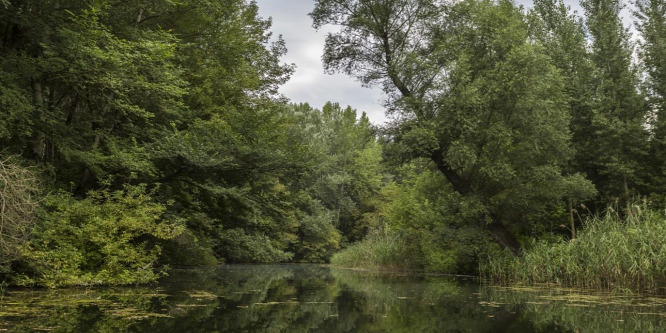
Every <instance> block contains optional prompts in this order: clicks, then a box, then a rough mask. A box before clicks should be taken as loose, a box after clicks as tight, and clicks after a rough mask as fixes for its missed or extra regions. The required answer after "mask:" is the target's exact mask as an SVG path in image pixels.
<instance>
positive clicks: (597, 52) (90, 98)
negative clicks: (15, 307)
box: [0, 0, 666, 286]
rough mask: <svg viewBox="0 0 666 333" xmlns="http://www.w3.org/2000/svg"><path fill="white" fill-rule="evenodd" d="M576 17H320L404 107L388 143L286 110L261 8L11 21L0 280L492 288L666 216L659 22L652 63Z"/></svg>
mask: <svg viewBox="0 0 666 333" xmlns="http://www.w3.org/2000/svg"><path fill="white" fill-rule="evenodd" d="M581 5H582V6H583V8H584V9H585V17H579V16H578V15H577V14H575V13H572V12H571V11H570V10H569V9H568V8H567V7H566V6H565V5H564V4H563V2H562V1H555V0H537V1H535V3H534V7H533V8H531V9H529V10H526V9H523V8H521V7H517V6H516V5H515V4H514V3H513V2H511V1H509V0H500V1H490V0H465V1H456V2H451V3H449V2H433V1H424V0H382V1H378V0H316V1H315V8H314V10H313V12H312V13H311V14H310V15H311V17H312V19H313V23H314V26H315V27H316V28H319V27H322V26H324V25H327V24H337V25H340V26H341V29H340V30H339V31H337V32H334V33H332V34H329V36H328V38H327V41H326V45H325V49H324V57H323V61H324V66H325V68H326V70H327V71H329V72H337V71H339V72H344V73H347V74H349V75H351V76H354V77H356V78H358V79H359V80H360V81H361V82H362V83H363V84H366V85H379V86H381V87H382V88H383V89H384V91H385V92H386V96H387V99H386V103H385V104H386V106H387V110H388V111H387V112H388V114H389V115H390V116H392V119H393V120H392V121H391V122H389V123H388V124H386V125H385V126H383V127H381V128H377V127H375V126H373V125H372V124H370V121H369V119H368V118H367V116H366V115H365V114H363V113H360V114H359V113H358V112H357V111H356V110H354V109H353V108H352V107H343V106H340V105H338V104H335V103H328V104H326V105H324V106H323V107H322V108H321V110H318V109H315V108H313V107H311V106H310V105H308V104H299V105H295V104H289V102H288V101H287V100H286V98H285V97H283V96H281V95H279V94H278V93H277V89H278V88H279V86H280V85H281V84H283V83H284V82H286V80H288V79H289V76H290V74H291V73H292V71H293V70H294V67H293V65H290V64H283V63H281V62H280V57H281V56H282V55H284V54H285V52H287V49H286V45H285V43H284V41H283V40H282V39H281V38H279V37H278V38H273V37H272V36H271V33H270V25H271V22H270V20H266V19H263V18H261V17H259V16H258V14H257V13H258V9H257V5H256V3H254V2H248V1H244V0H224V1H211V0H196V1H195V0H183V1H178V2H174V1H169V0H159V1H152V2H127V1H119V0H101V1H95V2H89V1H82V0H28V1H0V31H2V35H1V36H2V37H1V38H0V145H1V146H2V147H3V150H2V151H1V152H0V155H2V156H0V157H1V161H2V162H0V199H2V203H3V205H2V210H1V211H0V213H1V216H0V218H1V219H0V223H2V224H0V249H2V253H0V279H2V281H11V282H13V283H22V284H39V285H51V286H54V285H68V284H86V285H90V284H107V283H111V284H131V283H141V282H147V281H151V280H154V279H155V278H157V277H158V276H159V275H160V274H161V272H164V271H165V270H166V268H167V266H166V265H214V264H218V263H225V262H226V263H236V262H287V261H295V262H328V261H329V260H331V257H332V256H333V255H334V253H336V252H338V251H339V250H341V249H346V250H345V251H344V252H341V253H338V254H337V255H336V256H335V257H333V261H334V262H335V263H337V264H340V265H354V266H364V267H380V268H387V267H390V268H394V269H411V270H413V269H417V270H426V271H430V272H452V273H476V272H477V270H478V262H479V260H480V258H481V259H484V258H487V257H488V256H489V255H498V253H500V252H499V251H500V250H499V249H506V250H508V251H509V252H511V253H512V254H511V255H520V254H521V253H523V251H525V247H528V248H529V247H530V246H533V245H530V244H535V243H534V242H533V241H531V240H530V239H533V240H539V239H541V240H552V239H569V238H575V237H576V228H577V227H578V228H580V227H581V222H580V220H579V219H577V218H576V214H575V213H576V211H575V209H574V207H578V205H579V204H580V203H586V204H587V205H588V207H594V209H592V210H593V213H596V212H601V211H603V209H604V207H606V205H607V204H610V203H616V206H619V207H620V208H618V211H619V214H620V216H621V217H624V216H625V215H626V216H628V217H629V218H635V216H634V215H633V214H634V213H632V212H633V210H632V209H631V204H630V203H631V200H632V198H634V197H637V196H640V195H645V196H649V198H650V199H651V200H652V201H653V202H652V205H653V206H654V207H663V206H664V205H665V202H666V201H664V198H665V197H666V196H665V195H664V186H665V185H664V184H666V176H665V174H664V171H663V165H664V161H665V160H666V158H665V157H664V156H666V155H665V154H666V153H665V149H666V148H665V147H666V144H665V143H664V142H666V139H664V135H665V134H666V130H665V128H666V127H665V126H666V125H664V124H665V123H666V122H665V121H664V118H665V117H664V115H663V112H664V111H663V110H664V109H666V107H665V106H664V94H665V93H666V89H664V87H663V86H664V82H666V78H664V75H665V73H666V71H665V70H664V68H663V67H664V62H663V59H666V53H665V52H666V48H664V43H665V42H664V38H666V37H665V36H666V35H664V31H666V26H665V24H666V19H665V18H664V12H665V11H664V6H663V3H661V2H660V1H656V0H655V1H651V0H640V1H638V2H637V3H636V11H635V17H636V19H637V20H638V22H637V27H638V32H640V34H641V36H642V39H641V42H640V43H639V44H638V48H636V49H634V45H632V44H631V42H630V36H629V34H628V32H627V30H626V29H625V27H623V25H622V21H621V19H620V11H621V10H622V6H621V3H620V2H619V0H585V1H583V2H582V4H581ZM634 54H636V55H637V57H634V56H633V55H634ZM663 221H664V220H663V219H661V220H660V219H658V218H657V219H656V220H655V222H654V223H657V224H658V223H662V224H663ZM620 224H621V223H620ZM564 225H567V227H564V228H563V226H564ZM588 228H589V227H588ZM584 235H585V237H595V235H594V232H593V231H590V230H586V231H585V232H584ZM567 241H568V240H567ZM544 242H545V241H544ZM536 244H546V243H539V242H537V243H536ZM547 244H550V243H547ZM539 246H542V245H539ZM528 250H529V249H528ZM498 256H500V257H501V256H502V255H498ZM484 260H485V259H484Z"/></svg>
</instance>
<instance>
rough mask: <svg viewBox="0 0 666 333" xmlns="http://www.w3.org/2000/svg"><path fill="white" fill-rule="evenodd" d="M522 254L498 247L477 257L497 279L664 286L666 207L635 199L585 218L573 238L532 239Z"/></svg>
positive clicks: (487, 273) (634, 287)
mask: <svg viewBox="0 0 666 333" xmlns="http://www.w3.org/2000/svg"><path fill="white" fill-rule="evenodd" d="M531 245H532V246H530V247H529V249H528V250H526V251H525V252H524V253H523V255H522V256H519V257H515V256H512V255H511V254H509V253H506V252H502V253H498V254H495V255H492V256H489V257H488V258H487V259H485V260H481V263H480V267H479V271H480V272H481V275H482V276H483V277H485V278H487V279H490V280H492V281H494V282H496V283H516V282H517V283H526V284H540V283H554V284H558V285H562V286H571V287H582V288H595V289H608V290H623V291H640V290H649V291H658V292H666V212H665V211H661V210H654V209H649V208H647V207H646V206H645V205H634V206H633V207H632V209H631V211H630V212H627V214H626V217H620V215H619V214H618V213H617V212H616V211H615V210H612V209H609V210H608V212H607V213H605V214H604V215H602V216H595V217H591V218H588V219H587V221H586V222H585V223H584V230H583V231H582V232H580V233H579V234H578V238H577V239H574V240H563V241H560V242H558V243H554V244H553V243H548V242H545V241H534V242H533V243H532V244H531Z"/></svg>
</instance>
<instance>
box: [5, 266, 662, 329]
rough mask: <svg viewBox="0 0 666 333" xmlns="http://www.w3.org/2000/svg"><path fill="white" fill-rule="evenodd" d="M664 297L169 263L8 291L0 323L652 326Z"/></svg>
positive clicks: (323, 269)
mask: <svg viewBox="0 0 666 333" xmlns="http://www.w3.org/2000/svg"><path fill="white" fill-rule="evenodd" d="M659 327H666V299H664V298H659V297H626V296H611V295H600V294H593V293H582V292H580V291H571V290H547V289H541V290H539V289H520V288H501V287H492V286H483V285H480V284H478V283H477V282H476V281H474V280H473V279H468V278H456V277H438V276H406V275H397V274H386V273H370V272H360V271H352V270H345V269H336V268H330V267H327V266H322V265H228V266H221V267H216V268H209V269H187V270H173V271H172V272H171V276H170V277H168V278H165V279H163V280H162V281H161V282H160V283H159V284H156V285H153V286H142V287H134V288H130V287H127V288H93V289H58V290H9V291H8V292H7V293H6V294H5V295H4V297H3V298H2V299H1V300H0V331H2V330H8V331H15V332H32V331H35V330H50V331H53V332H142V331H143V332H387V331H390V332H443V331H454V332H456V331H472V332H503V331H504V332H511V331H521V332H530V331H532V332H575V331H580V332H589V331H599V332H601V331H641V332H650V331H657V330H658V329H659Z"/></svg>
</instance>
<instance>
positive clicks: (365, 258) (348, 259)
mask: <svg viewBox="0 0 666 333" xmlns="http://www.w3.org/2000/svg"><path fill="white" fill-rule="evenodd" d="M401 245H402V242H401V239H400V238H399V237H398V236H396V235H392V234H387V233H371V234H370V235H368V237H366V239H364V240H363V241H362V242H358V243H355V244H353V245H350V246H349V247H347V248H346V249H344V250H342V251H340V252H338V253H336V254H334V255H333V257H332V258H331V264H332V265H333V266H339V267H353V268H364V269H373V270H391V271H405V270H412V269H415V268H416V267H415V263H416V262H417V260H415V258H410V253H409V251H406V250H405V249H404V246H401Z"/></svg>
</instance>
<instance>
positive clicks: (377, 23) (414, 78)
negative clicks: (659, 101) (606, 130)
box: [310, 0, 591, 253]
mask: <svg viewBox="0 0 666 333" xmlns="http://www.w3.org/2000/svg"><path fill="white" fill-rule="evenodd" d="M310 15H311V16H312V18H313V21H314V26H315V27H321V26H323V25H325V24H338V25H341V26H342V29H341V31H340V32H338V33H332V34H329V35H328V36H327V40H326V46H325V55H324V58H323V59H324V64H325V67H326V68H327V70H329V71H343V72H346V73H347V74H350V75H354V76H356V77H357V78H358V79H359V80H360V81H361V82H363V83H364V84H380V85H382V86H383V87H384V90H385V91H386V92H387V94H388V95H389V101H388V104H389V105H390V107H391V109H392V110H393V111H394V112H395V113H396V114H397V115H398V116H399V117H398V120H397V121H396V123H395V125H394V126H393V127H392V128H390V129H389V130H388V132H387V133H388V136H387V140H388V141H390V142H391V146H392V147H390V148H388V149H390V150H392V151H393V152H394V153H396V154H398V155H401V156H403V157H405V158H407V159H409V158H417V157H425V158H429V159H430V160H432V162H433V163H434V164H435V165H436V166H437V168H438V169H439V170H440V172H441V173H442V174H443V175H444V176H445V177H446V179H447V180H448V182H449V184H450V185H451V187H452V189H453V190H454V191H455V192H457V193H458V195H459V196H460V201H461V202H465V204H466V205H467V206H468V207H476V211H477V213H478V214H477V216H476V220H477V221H479V222H481V223H482V225H484V226H485V227H486V228H487V229H488V230H489V231H490V233H491V235H492V236H493V238H494V239H495V240H496V241H497V243H498V244H500V245H501V246H503V247H505V248H508V249H510V250H511V251H513V252H514V253H519V252H520V244H519V243H518V241H517V240H516V238H515V235H514V231H513V230H511V229H510V228H516V230H517V229H519V228H521V227H523V228H525V227H526V226H527V223H526V221H527V220H528V218H527V217H526V216H525V213H524V212H529V210H530V209H535V208H536V209H539V208H541V207H543V206H544V204H547V203H552V202H558V201H560V200H561V199H562V197H563V196H564V195H565V192H566V191H565V189H566V187H567V186H577V187H580V188H588V189H589V188H590V187H591V186H590V184H589V182H587V181H585V180H584V179H583V178H582V177H580V176H571V177H564V176H562V171H561V169H562V166H563V165H564V164H565V163H566V161H567V160H568V159H569V158H570V156H571V149H570V147H569V139H570V137H569V130H568V126H569V115H568V112H567V109H566V96H565V91H564V84H563V81H562V79H561V77H560V75H559V73H558V72H557V70H555V68H554V67H553V66H551V65H550V61H549V59H548V57H546V56H545V55H544V54H543V51H542V49H541V47H539V46H538V45H535V44H532V43H529V42H528V30H527V26H526V23H525V21H524V18H523V16H522V14H521V13H520V11H519V10H518V9H517V8H515V7H514V6H513V4H512V3H511V2H509V1H500V2H499V3H497V4H494V3H493V2H490V1H463V2H460V3H457V4H454V5H452V6H445V5H442V4H440V3H438V2H432V1H420V0H392V1H376V0H320V1H317V2H316V6H315V9H314V11H313V12H312V13H311V14H310ZM567 179H575V181H567ZM567 184H568V185H567Z"/></svg>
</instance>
